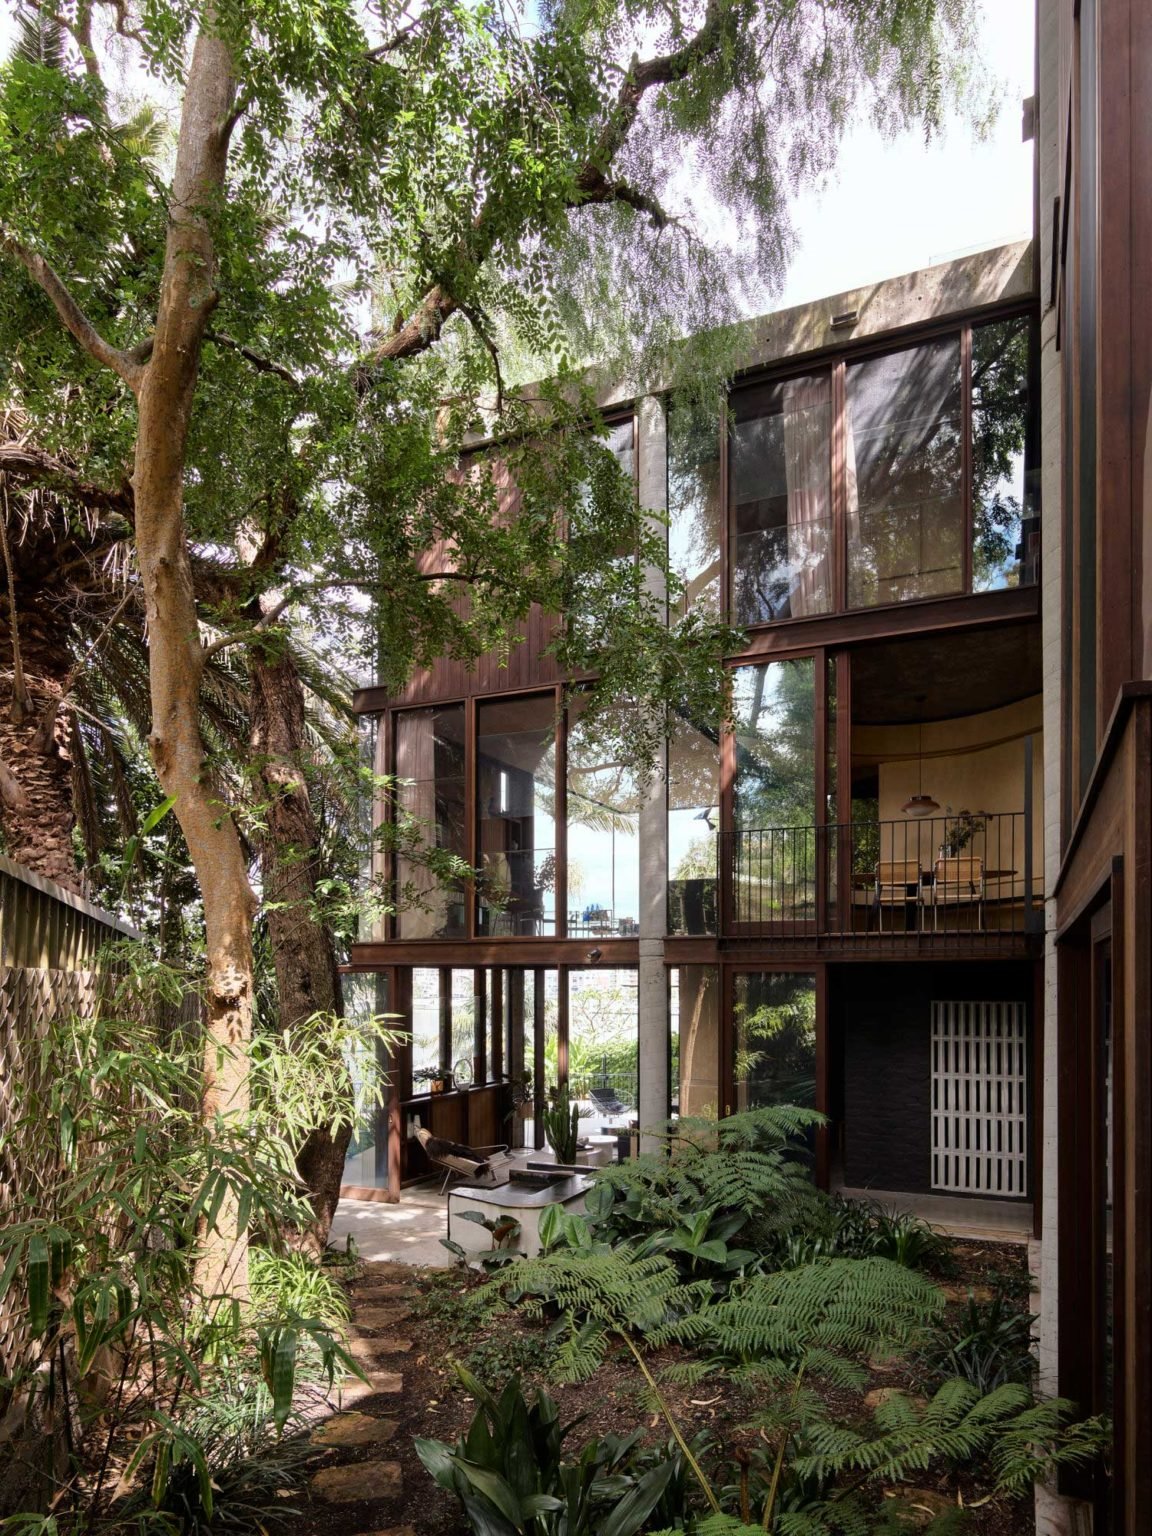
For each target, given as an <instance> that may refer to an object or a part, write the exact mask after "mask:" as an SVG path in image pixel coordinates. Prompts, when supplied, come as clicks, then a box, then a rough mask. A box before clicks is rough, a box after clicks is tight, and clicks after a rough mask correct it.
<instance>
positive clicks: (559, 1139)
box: [540, 1083, 581, 1163]
mask: <svg viewBox="0 0 1152 1536" xmlns="http://www.w3.org/2000/svg"><path fill="white" fill-rule="evenodd" d="M540 1119H541V1121H542V1122H543V1125H544V1135H545V1137H546V1138H547V1141H548V1145H549V1146H550V1147H551V1148H552V1151H553V1152H554V1153H555V1156H556V1161H557V1162H558V1163H574V1162H575V1161H576V1153H577V1152H578V1151H579V1148H580V1119H581V1110H580V1106H579V1104H576V1103H574V1102H573V1101H572V1097H571V1095H570V1094H569V1092H568V1084H567V1083H565V1084H564V1086H563V1087H562V1088H549V1090H548V1102H547V1104H545V1106H544V1108H543V1111H542V1112H541V1115H540Z"/></svg>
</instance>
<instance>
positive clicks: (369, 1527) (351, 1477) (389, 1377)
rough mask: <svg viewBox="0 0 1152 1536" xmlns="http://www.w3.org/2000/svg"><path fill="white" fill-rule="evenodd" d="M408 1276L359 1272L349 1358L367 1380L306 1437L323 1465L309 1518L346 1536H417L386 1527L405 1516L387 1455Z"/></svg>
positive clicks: (335, 1397)
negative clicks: (329, 1520)
mask: <svg viewBox="0 0 1152 1536" xmlns="http://www.w3.org/2000/svg"><path fill="white" fill-rule="evenodd" d="M411 1275H412V1271H411V1269H410V1268H409V1267H408V1265H406V1264H396V1263H385V1264H368V1265H366V1266H365V1269H364V1274H363V1275H362V1276H361V1278H360V1279H359V1280H357V1281H356V1282H355V1285H354V1286H353V1294H352V1321H351V1323H350V1325H349V1339H350V1343H349V1353H350V1354H351V1355H352V1357H353V1359H354V1360H355V1361H356V1362H357V1364H358V1365H360V1366H361V1367H362V1368H363V1370H364V1373H365V1375H366V1376H367V1378H368V1379H367V1381H366V1382H365V1381H360V1380H359V1379H358V1378H357V1377H355V1376H353V1377H349V1378H348V1380H347V1381H346V1382H344V1383H343V1384H342V1385H340V1386H338V1387H337V1388H336V1389H335V1390H334V1391H333V1393H332V1397H331V1399H330V1402H331V1405H332V1410H333V1411H332V1414H331V1416H330V1417H328V1418H326V1419H324V1420H323V1421H322V1422H321V1423H319V1424H318V1425H317V1426H316V1428H315V1429H314V1430H313V1431H312V1434H311V1441H312V1444H313V1445H314V1446H315V1447H316V1450H317V1453H318V1454H319V1455H320V1456H322V1457H323V1458H324V1461H323V1464H322V1465H321V1466H320V1469H319V1470H318V1471H317V1472H314V1473H313V1475H312V1478H311V1480H310V1482H309V1485H308V1491H309V1496H310V1500H311V1503H312V1512H313V1514H315V1515H316V1516H322V1515H323V1514H324V1511H325V1510H327V1511H328V1514H329V1516H330V1517H335V1518H336V1519H337V1520H338V1521H339V1523H340V1527H341V1529H342V1530H344V1531H347V1532H348V1533H349V1536H355V1533H361V1532H362V1533H363V1536H415V1531H414V1529H413V1527H412V1526H411V1525H408V1524H393V1525H388V1524H387V1521H388V1519H389V1518H394V1519H395V1520H397V1521H402V1520H403V1518H404V1516H405V1514H406V1513H407V1510H406V1508H405V1500H404V1476H403V1470H402V1468H401V1465H400V1463H399V1462H398V1461H395V1460H392V1459H391V1458H390V1457H389V1455H388V1449H389V1444H390V1442H391V1441H392V1439H393V1437H394V1436H395V1435H396V1433H397V1430H398V1429H399V1427H400V1425H399V1420H398V1419H397V1418H396V1417H395V1410H396V1407H397V1406H398V1399H399V1397H400V1394H401V1393H402V1392H403V1390H404V1369H403V1367H404V1356H405V1354H407V1352H408V1351H409V1350H410V1349H411V1347H412V1340H411V1338H409V1337H408V1335H407V1334H406V1333H404V1332H403V1331H402V1325H403V1324H404V1323H405V1322H406V1321H407V1320H408V1318H409V1317H410V1315H411V1313H410V1310H409V1308H408V1306H407V1301H408V1299H409V1298H410V1297H411V1296H412V1295H413V1288H412V1286H411V1285H410V1284H406V1283H405V1282H406V1281H410V1280H411ZM390 1409H391V1410H392V1411H391V1412H390V1411H389V1410H390ZM345 1522H346V1523H345Z"/></svg>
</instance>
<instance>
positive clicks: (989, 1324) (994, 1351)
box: [917, 1291, 1036, 1392]
mask: <svg viewBox="0 0 1152 1536" xmlns="http://www.w3.org/2000/svg"><path fill="white" fill-rule="evenodd" d="M1035 1321H1036V1319H1035V1317H1034V1316H1032V1314H1030V1313H1028V1312H1022V1311H1020V1310H1019V1308H1017V1307H1014V1306H1012V1305H1011V1304H1010V1303H1009V1302H1008V1300H1007V1299H1006V1298H1005V1297H1004V1296H1002V1295H999V1294H997V1295H995V1296H993V1297H992V1299H991V1300H990V1301H977V1300H976V1298H975V1296H973V1294H972V1293H971V1291H969V1293H968V1301H967V1304H966V1305H965V1307H964V1310H963V1311H962V1312H961V1314H960V1315H959V1317H957V1318H956V1319H955V1320H954V1321H951V1322H949V1323H947V1324H944V1325H942V1326H941V1327H940V1328H938V1329H936V1330H935V1331H934V1332H933V1333H932V1334H931V1335H930V1336H929V1338H928V1340H927V1342H926V1343H925V1345H924V1347H923V1348H922V1349H921V1350H920V1351H919V1353H918V1356H917V1363H918V1366H919V1369H920V1371H921V1374H922V1375H923V1377H924V1379H925V1381H926V1382H928V1383H930V1384H933V1385H936V1384H938V1383H940V1382H941V1381H944V1380H947V1379H948V1378H949V1377H952V1376H959V1377H961V1378H962V1379H963V1380H964V1381H967V1382H970V1383H971V1384H972V1386H974V1387H976V1388H977V1389H978V1390H979V1391H981V1392H992V1391H994V1390H995V1389H996V1388H997V1387H1001V1386H1003V1385H1004V1384H1005V1383H1006V1382H1023V1383H1025V1384H1028V1383H1031V1382H1032V1380H1033V1379H1034V1377H1035V1373H1036V1357H1035V1356H1034V1355H1033V1353H1032V1326H1033V1324H1034V1323H1035Z"/></svg>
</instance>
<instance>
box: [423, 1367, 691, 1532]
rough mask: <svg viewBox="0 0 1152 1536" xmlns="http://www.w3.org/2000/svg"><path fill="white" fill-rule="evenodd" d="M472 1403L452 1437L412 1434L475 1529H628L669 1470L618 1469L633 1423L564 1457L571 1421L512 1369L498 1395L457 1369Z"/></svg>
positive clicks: (639, 1524)
mask: <svg viewBox="0 0 1152 1536" xmlns="http://www.w3.org/2000/svg"><path fill="white" fill-rule="evenodd" d="M459 1374H460V1378H461V1380H462V1381H463V1383H464V1385H465V1386H466V1387H467V1388H468V1391H469V1392H471V1394H472V1395H473V1397H475V1399H476V1401H477V1403H478V1404H479V1406H478V1408H477V1410H476V1414H475V1417H474V1418H473V1420H472V1423H471V1425H470V1426H469V1428H468V1429H467V1431H466V1432H465V1433H464V1435H463V1436H461V1438H460V1439H459V1440H457V1442H456V1444H455V1446H449V1445H447V1444H445V1442H444V1441H442V1440H417V1441H416V1451H417V1454H418V1455H419V1457H420V1460H421V1461H422V1462H423V1463H424V1465H425V1467H426V1468H427V1469H428V1471H429V1472H430V1473H431V1475H432V1477H433V1478H434V1479H435V1481H436V1482H437V1483H438V1484H439V1486H440V1487H441V1488H445V1489H447V1490H448V1491H449V1492H451V1493H454V1494H455V1495H456V1497H457V1498H458V1499H459V1500H460V1503H461V1504H462V1505H463V1508H464V1513H465V1515H466V1516H467V1518H468V1521H469V1524H470V1525H471V1528H472V1530H473V1531H476V1532H479V1533H480V1536H517V1533H518V1532H520V1533H525V1536H635V1533H636V1532H638V1531H641V1530H643V1529H644V1527H645V1525H646V1524H647V1523H648V1517H649V1516H650V1515H651V1513H652V1511H653V1509H654V1508H655V1507H656V1505H657V1503H658V1502H659V1500H660V1496H661V1494H662V1493H663V1492H664V1490H665V1488H666V1487H667V1485H668V1483H669V1481H670V1479H671V1477H672V1473H673V1470H674V1468H673V1465H672V1463H671V1462H669V1461H658V1462H657V1463H656V1464H655V1465H654V1466H651V1467H649V1468H648V1469H647V1470H646V1471H644V1472H643V1473H642V1474H641V1475H639V1476H635V1475H632V1474H630V1473H629V1472H627V1471H626V1470H625V1463H626V1461H627V1458H628V1455H629V1453H630V1452H631V1450H632V1449H633V1447H634V1446H635V1444H636V1441H637V1440H638V1438H639V1434H640V1432H639V1431H636V1432H635V1433H634V1434H632V1435H630V1436H627V1437H623V1438H622V1437H620V1436H617V1435H606V1436H605V1437H604V1438H603V1439H601V1440H594V1441H592V1442H591V1443H590V1444H588V1445H586V1446H585V1447H584V1449H583V1450H582V1451H581V1452H580V1453H579V1454H578V1455H577V1456H574V1457H571V1458H566V1456H565V1446H564V1442H565V1440H566V1439H567V1437H568V1436H569V1435H570V1434H571V1432H572V1430H573V1429H574V1428H575V1427H576V1424H577V1423H579V1420H576V1421H574V1422H573V1423H570V1424H566V1425H562V1424H561V1423H560V1417H559V1413H558V1411H557V1408H556V1404H555V1403H554V1402H553V1401H552V1399H551V1398H550V1397H549V1396H548V1394H547V1393H546V1392H538V1393H536V1395H535V1398H534V1400H533V1401H532V1402H529V1401H528V1399H527V1398H526V1397H525V1396H524V1392H523V1389H522V1387H521V1384H520V1381H519V1378H518V1377H513V1378H512V1379H511V1380H510V1381H509V1382H508V1383H507V1384H506V1385H505V1387H504V1389H503V1391H502V1392H501V1393H500V1395H499V1397H496V1396H494V1395H493V1394H492V1393H491V1392H489V1391H488V1390H487V1389H486V1388H485V1387H483V1386H482V1385H481V1384H480V1382H479V1381H477V1380H476V1378H475V1377H474V1376H471V1375H470V1374H469V1373H468V1372H467V1371H463V1370H461V1371H460V1372H459Z"/></svg>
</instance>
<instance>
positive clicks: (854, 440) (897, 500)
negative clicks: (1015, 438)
mask: <svg viewBox="0 0 1152 1536" xmlns="http://www.w3.org/2000/svg"><path fill="white" fill-rule="evenodd" d="M846 390H847V409H846V419H845V444H844V457H845V493H846V507H847V518H848V606H849V607H850V608H865V607H872V606H874V605H876V604H882V603H899V602H904V601H906V600H907V599H909V598H916V597H938V596H940V595H942V594H944V593H948V592H960V591H962V590H963V586H964V539H965V514H964V502H963V496H962V494H961V487H962V484H963V447H962V444H963V432H964V423H963V415H962V390H961V382H960V338H959V336H958V335H956V336H948V337H944V338H943V339H941V340H939V341H929V342H925V343H924V344H923V345H921V346H918V347H906V348H905V349H904V350H903V351H901V352H889V353H886V354H885V355H884V356H882V357H870V358H865V359H864V360H863V361H862V362H859V363H850V364H849V365H848V367H847V369H846Z"/></svg>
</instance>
